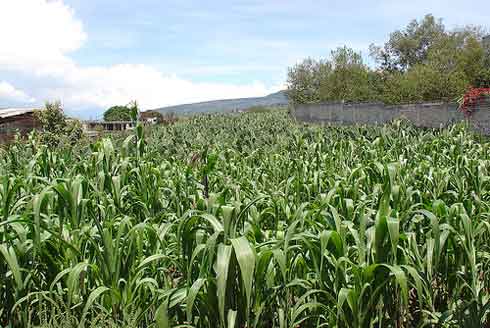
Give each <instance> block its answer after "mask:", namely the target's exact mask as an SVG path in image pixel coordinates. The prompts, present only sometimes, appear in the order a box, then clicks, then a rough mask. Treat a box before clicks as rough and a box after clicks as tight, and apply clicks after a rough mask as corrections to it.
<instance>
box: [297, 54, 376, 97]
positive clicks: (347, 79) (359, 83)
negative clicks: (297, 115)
mask: <svg viewBox="0 0 490 328" xmlns="http://www.w3.org/2000/svg"><path fill="white" fill-rule="evenodd" d="M375 81H376V78H375V76H374V74H373V72H371V71H370V70H369V68H368V67H367V66H366V65H365V64H364V63H363V60H362V57H361V55H360V54H359V53H357V52H355V51H354V50H352V49H350V48H347V47H342V48H338V49H336V50H334V51H332V52H331V56H330V58H329V59H328V60H319V61H316V60H313V59H311V58H308V59H306V60H304V61H303V62H302V63H300V64H298V65H296V66H294V67H293V68H291V69H289V73H288V97H289V99H290V100H291V101H292V102H293V103H311V102H319V101H330V100H346V101H365V100H369V99H371V98H372V97H374V96H375V95H374V93H375V92H374V90H375V88H374V85H373V83H374V82H375Z"/></svg>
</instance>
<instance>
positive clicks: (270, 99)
mask: <svg viewBox="0 0 490 328" xmlns="http://www.w3.org/2000/svg"><path fill="white" fill-rule="evenodd" d="M287 105H288V98H287V95H286V91H279V92H276V93H272V94H270V95H268V96H265V97H254V98H239V99H225V100H212V101H205V102H199V103H194V104H185V105H177V106H169V107H162V108H156V109H154V110H155V111H158V112H160V113H162V114H168V113H174V114H176V115H179V114H184V115H185V114H196V113H229V112H234V111H243V110H247V109H249V108H251V107H256V106H266V107H272V106H287Z"/></svg>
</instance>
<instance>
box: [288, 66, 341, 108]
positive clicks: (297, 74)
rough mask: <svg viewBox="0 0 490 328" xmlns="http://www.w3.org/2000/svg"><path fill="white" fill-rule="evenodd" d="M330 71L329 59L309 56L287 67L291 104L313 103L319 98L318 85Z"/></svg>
mask: <svg viewBox="0 0 490 328" xmlns="http://www.w3.org/2000/svg"><path fill="white" fill-rule="evenodd" d="M331 73H332V65H331V63H330V62H329V61H325V60H319V61H316V60H314V59H311V58H307V59H305V60H304V61H303V62H301V63H299V64H296V65H295V66H294V67H292V68H289V69H288V80H287V85H288V90H287V94H288V98H289V100H290V101H291V102H292V103H293V104H299V103H302V104H304V103H314V102H318V101H320V100H321V97H320V86H321V84H322V81H325V80H326V79H327V78H328V76H329V75H330V74H331Z"/></svg>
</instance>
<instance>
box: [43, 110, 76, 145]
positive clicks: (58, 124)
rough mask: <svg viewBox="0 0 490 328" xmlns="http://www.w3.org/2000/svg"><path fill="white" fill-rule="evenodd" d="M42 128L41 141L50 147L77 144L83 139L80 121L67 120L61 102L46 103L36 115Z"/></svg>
mask: <svg viewBox="0 0 490 328" xmlns="http://www.w3.org/2000/svg"><path fill="white" fill-rule="evenodd" d="M35 115H36V119H37V121H38V122H39V125H40V126H41V141H42V142H43V143H44V144H46V145H48V146H58V145H59V144H60V143H69V144H72V145H73V144H75V143H77V142H78V141H79V140H80V139H81V138H82V137H83V128H82V125H81V123H80V122H79V121H78V120H67V119H66V116H65V113H64V111H63V107H62V106H61V102H59V101H55V102H46V104H45V106H44V109H42V110H39V111H37V112H36V113H35Z"/></svg>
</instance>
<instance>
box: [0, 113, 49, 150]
mask: <svg viewBox="0 0 490 328" xmlns="http://www.w3.org/2000/svg"><path fill="white" fill-rule="evenodd" d="M38 110H40V109H38V108H0V142H4V141H8V140H10V139H11V138H12V137H13V136H14V135H15V133H17V132H19V133H21V134H22V135H25V134H27V133H29V132H30V131H32V130H33V129H36V128H38V127H39V122H38V121H37V119H36V117H35V115H34V113H35V112H36V111H38Z"/></svg>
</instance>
